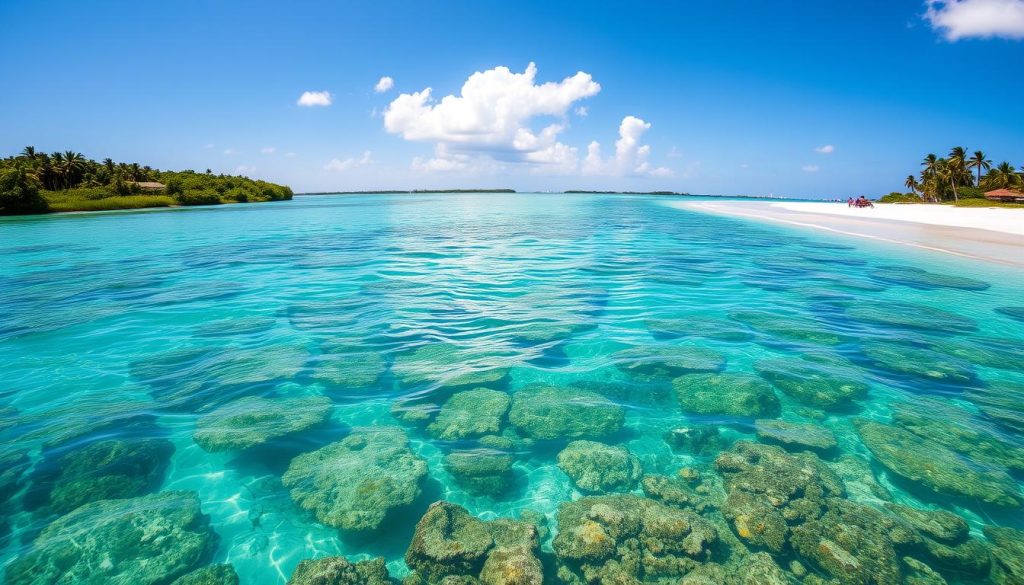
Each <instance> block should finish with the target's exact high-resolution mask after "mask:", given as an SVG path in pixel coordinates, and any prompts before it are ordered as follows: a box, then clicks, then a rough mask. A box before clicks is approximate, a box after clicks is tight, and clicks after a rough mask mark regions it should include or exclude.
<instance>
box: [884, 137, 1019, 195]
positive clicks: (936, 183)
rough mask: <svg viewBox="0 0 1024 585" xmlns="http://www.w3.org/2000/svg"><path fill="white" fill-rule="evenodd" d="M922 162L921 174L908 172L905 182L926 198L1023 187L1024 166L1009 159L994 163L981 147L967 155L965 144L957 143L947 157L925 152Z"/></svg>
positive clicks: (912, 189) (914, 193)
mask: <svg viewBox="0 0 1024 585" xmlns="http://www.w3.org/2000/svg"><path fill="white" fill-rule="evenodd" d="M921 166H922V167H923V168H922V169H921V173H920V178H918V176H917V175H909V176H908V177H907V179H906V181H905V182H904V186H906V188H907V189H910V191H911V193H912V194H913V195H918V194H920V196H921V197H923V198H924V199H925V200H927V201H934V202H939V201H949V200H953V201H959V200H960V199H961V198H963V197H969V198H977V197H983V196H984V192H985V191H994V190H996V189H1011V190H1019V189H1022V188H1024V166H1022V167H1021V170H1020V171H1017V170H1016V169H1014V167H1013V165H1011V164H1010V163H1009V162H1002V163H999V164H998V165H995V166H993V165H992V161H991V160H989V158H988V156H987V155H986V154H985V153H984V152H983V151H981V150H976V151H974V154H972V155H968V154H967V149H966V148H964V147H962V146H956V147H953V149H952V150H950V151H949V155H948V156H946V157H939V156H936V155H935V154H929V155H927V156H925V157H924V160H923V161H922V163H921Z"/></svg>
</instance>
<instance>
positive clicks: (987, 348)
mask: <svg viewBox="0 0 1024 585" xmlns="http://www.w3.org/2000/svg"><path fill="white" fill-rule="evenodd" d="M929 346H930V347H931V349H933V350H935V351H937V352H939V353H944V354H946V355H949V356H952V357H953V358H956V359H959V360H963V361H966V362H969V363H971V364H974V365H976V366H984V367H986V368H998V369H1001V370H1012V371H1018V372H1024V340H1020V339H1008V338H1001V337H969V338H966V339H940V340H937V341H933V342H931V343H930V344H929Z"/></svg>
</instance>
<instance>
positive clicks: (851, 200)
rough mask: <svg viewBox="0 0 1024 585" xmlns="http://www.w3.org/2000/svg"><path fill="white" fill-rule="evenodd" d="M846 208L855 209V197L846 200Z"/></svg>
mask: <svg viewBox="0 0 1024 585" xmlns="http://www.w3.org/2000/svg"><path fill="white" fill-rule="evenodd" d="M846 206H847V207H853V197H850V198H849V199H847V200H846Z"/></svg>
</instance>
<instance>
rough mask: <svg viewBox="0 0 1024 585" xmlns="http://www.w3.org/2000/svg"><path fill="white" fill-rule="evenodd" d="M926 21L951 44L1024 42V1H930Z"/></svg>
mask: <svg viewBox="0 0 1024 585" xmlns="http://www.w3.org/2000/svg"><path fill="white" fill-rule="evenodd" d="M925 4H926V6H927V9H926V11H925V15H924V18H925V20H927V21H928V22H929V23H930V24H931V26H932V28H933V29H935V30H937V31H939V32H941V34H942V36H943V37H945V38H946V40H949V41H958V40H960V39H968V38H983V39H984V38H993V37H999V38H1005V39H1024V0H927V1H926V3H925Z"/></svg>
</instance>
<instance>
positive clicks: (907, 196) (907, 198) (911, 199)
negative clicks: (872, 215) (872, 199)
mask: <svg viewBox="0 0 1024 585" xmlns="http://www.w3.org/2000/svg"><path fill="white" fill-rule="evenodd" d="M878 201H879V203H924V199H921V196H920V195H916V194H914V193H898V192H896V191H893V192H892V193H889V194H888V195H886V196H884V197H882V198H881V199H879V200H878Z"/></svg>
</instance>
